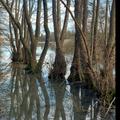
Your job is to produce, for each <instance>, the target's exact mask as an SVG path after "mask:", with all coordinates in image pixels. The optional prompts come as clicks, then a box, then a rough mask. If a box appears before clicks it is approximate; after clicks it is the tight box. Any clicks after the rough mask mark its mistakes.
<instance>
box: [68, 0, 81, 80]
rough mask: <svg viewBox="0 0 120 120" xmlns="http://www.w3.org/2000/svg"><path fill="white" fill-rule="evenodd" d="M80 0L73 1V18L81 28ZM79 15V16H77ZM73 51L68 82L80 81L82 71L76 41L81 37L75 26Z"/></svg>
mask: <svg viewBox="0 0 120 120" xmlns="http://www.w3.org/2000/svg"><path fill="white" fill-rule="evenodd" d="M77 5H78V6H77ZM81 11H82V0H80V1H75V18H76V20H77V22H78V24H79V26H81V22H82V14H81ZM78 13H79V15H78ZM75 30H76V31H75V50H74V57H73V61H72V66H71V68H70V72H71V73H70V75H69V77H68V80H69V81H72V82H73V81H82V70H81V66H80V48H79V45H78V43H79V42H78V41H79V40H80V39H81V36H80V34H79V30H78V28H77V26H76V25H75Z"/></svg>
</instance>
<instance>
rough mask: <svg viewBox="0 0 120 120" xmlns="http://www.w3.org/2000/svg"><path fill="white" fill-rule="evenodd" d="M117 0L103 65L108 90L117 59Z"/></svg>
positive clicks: (113, 5)
mask: <svg viewBox="0 0 120 120" xmlns="http://www.w3.org/2000/svg"><path fill="white" fill-rule="evenodd" d="M115 4H116V3H115V0H113V3H112V9H111V14H110V30H109V37H108V42H107V46H106V50H105V53H104V59H105V62H104V67H103V71H102V72H103V75H102V77H103V78H104V79H105V80H106V83H107V85H106V87H107V90H108V86H109V82H110V81H113V62H114V61H115V58H114V57H113V55H114V54H113V53H114V48H115V37H116V35H115V33H116V32H115V27H116V26H115V24H116V11H115V6H116V5H115Z"/></svg>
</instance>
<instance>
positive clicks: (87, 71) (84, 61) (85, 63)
mask: <svg viewBox="0 0 120 120" xmlns="http://www.w3.org/2000/svg"><path fill="white" fill-rule="evenodd" d="M60 1H61V2H62V3H63V4H64V5H65V7H66V8H67V9H68V11H69V12H70V14H71V16H72V18H73V20H74V21H75V24H76V26H77V27H78V29H79V35H81V38H83V39H79V47H80V56H81V57H80V59H81V60H80V61H81V68H82V71H83V72H84V78H85V80H86V83H87V84H88V85H90V86H92V87H93V88H96V84H95V81H94V77H93V74H94V75H95V73H94V71H93V69H92V67H91V61H90V54H89V49H88V46H87V42H86V38H85V36H84V34H83V32H82V30H81V26H80V25H79V24H78V22H79V21H77V20H76V19H75V17H74V16H73V14H72V12H71V11H70V9H69V8H68V6H67V5H66V4H65V3H64V2H63V0H60ZM75 2H76V4H75V8H76V11H75V12H76V17H78V18H79V17H80V14H79V13H81V12H82V11H81V12H79V11H80V6H79V4H80V1H79V0H76V1H75ZM77 11H78V12H77ZM95 78H96V80H97V77H96V75H95Z"/></svg>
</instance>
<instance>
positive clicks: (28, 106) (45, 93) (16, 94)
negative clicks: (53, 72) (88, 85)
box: [0, 46, 115, 120]
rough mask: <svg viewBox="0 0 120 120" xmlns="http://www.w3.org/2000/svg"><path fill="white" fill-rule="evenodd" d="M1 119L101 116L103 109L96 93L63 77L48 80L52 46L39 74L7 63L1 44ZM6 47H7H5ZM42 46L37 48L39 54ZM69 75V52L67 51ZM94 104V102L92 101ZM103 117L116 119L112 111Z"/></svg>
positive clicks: (73, 119) (92, 118) (86, 119)
mask: <svg viewBox="0 0 120 120" xmlns="http://www.w3.org/2000/svg"><path fill="white" fill-rule="evenodd" d="M0 48H1V49H0V120H101V119H102V117H103V116H104V115H105V112H106V111H105V110H104V109H102V107H99V105H98V102H97V98H96V93H95V92H94V91H90V90H86V89H84V88H82V86H74V85H71V84H69V83H68V81H67V80H66V81H65V82H64V83H63V84H61V82H60V81H59V82H58V81H56V82H55V81H54V82H53V81H49V80H48V78H47V75H48V72H49V67H50V66H46V64H45V62H46V61H47V60H48V61H49V62H50V63H53V62H54V59H53V58H54V49H49V51H48V53H47V56H46V59H45V62H44V66H43V73H42V74H35V75H33V74H28V73H26V72H25V71H24V68H25V65H23V64H20V63H10V58H9V56H10V54H9V53H8V51H4V50H5V49H3V46H1V47H0ZM7 48H8V47H7ZM41 50H42V47H40V46H39V48H38V51H37V52H38V55H39V54H40V53H41V52H40V51H41ZM66 61H69V62H68V67H67V74H66V78H67V76H68V75H69V68H70V62H71V61H72V55H68V56H67V55H66ZM94 104H95V105H94ZM112 111H113V112H112V113H110V114H108V115H107V117H106V118H104V119H105V120H115V111H114V110H112Z"/></svg>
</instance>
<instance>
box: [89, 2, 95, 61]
mask: <svg viewBox="0 0 120 120" xmlns="http://www.w3.org/2000/svg"><path fill="white" fill-rule="evenodd" d="M94 23H95V0H93V16H92V23H91V48H90V49H91V50H90V55H91V60H92V55H93V40H94Z"/></svg>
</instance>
